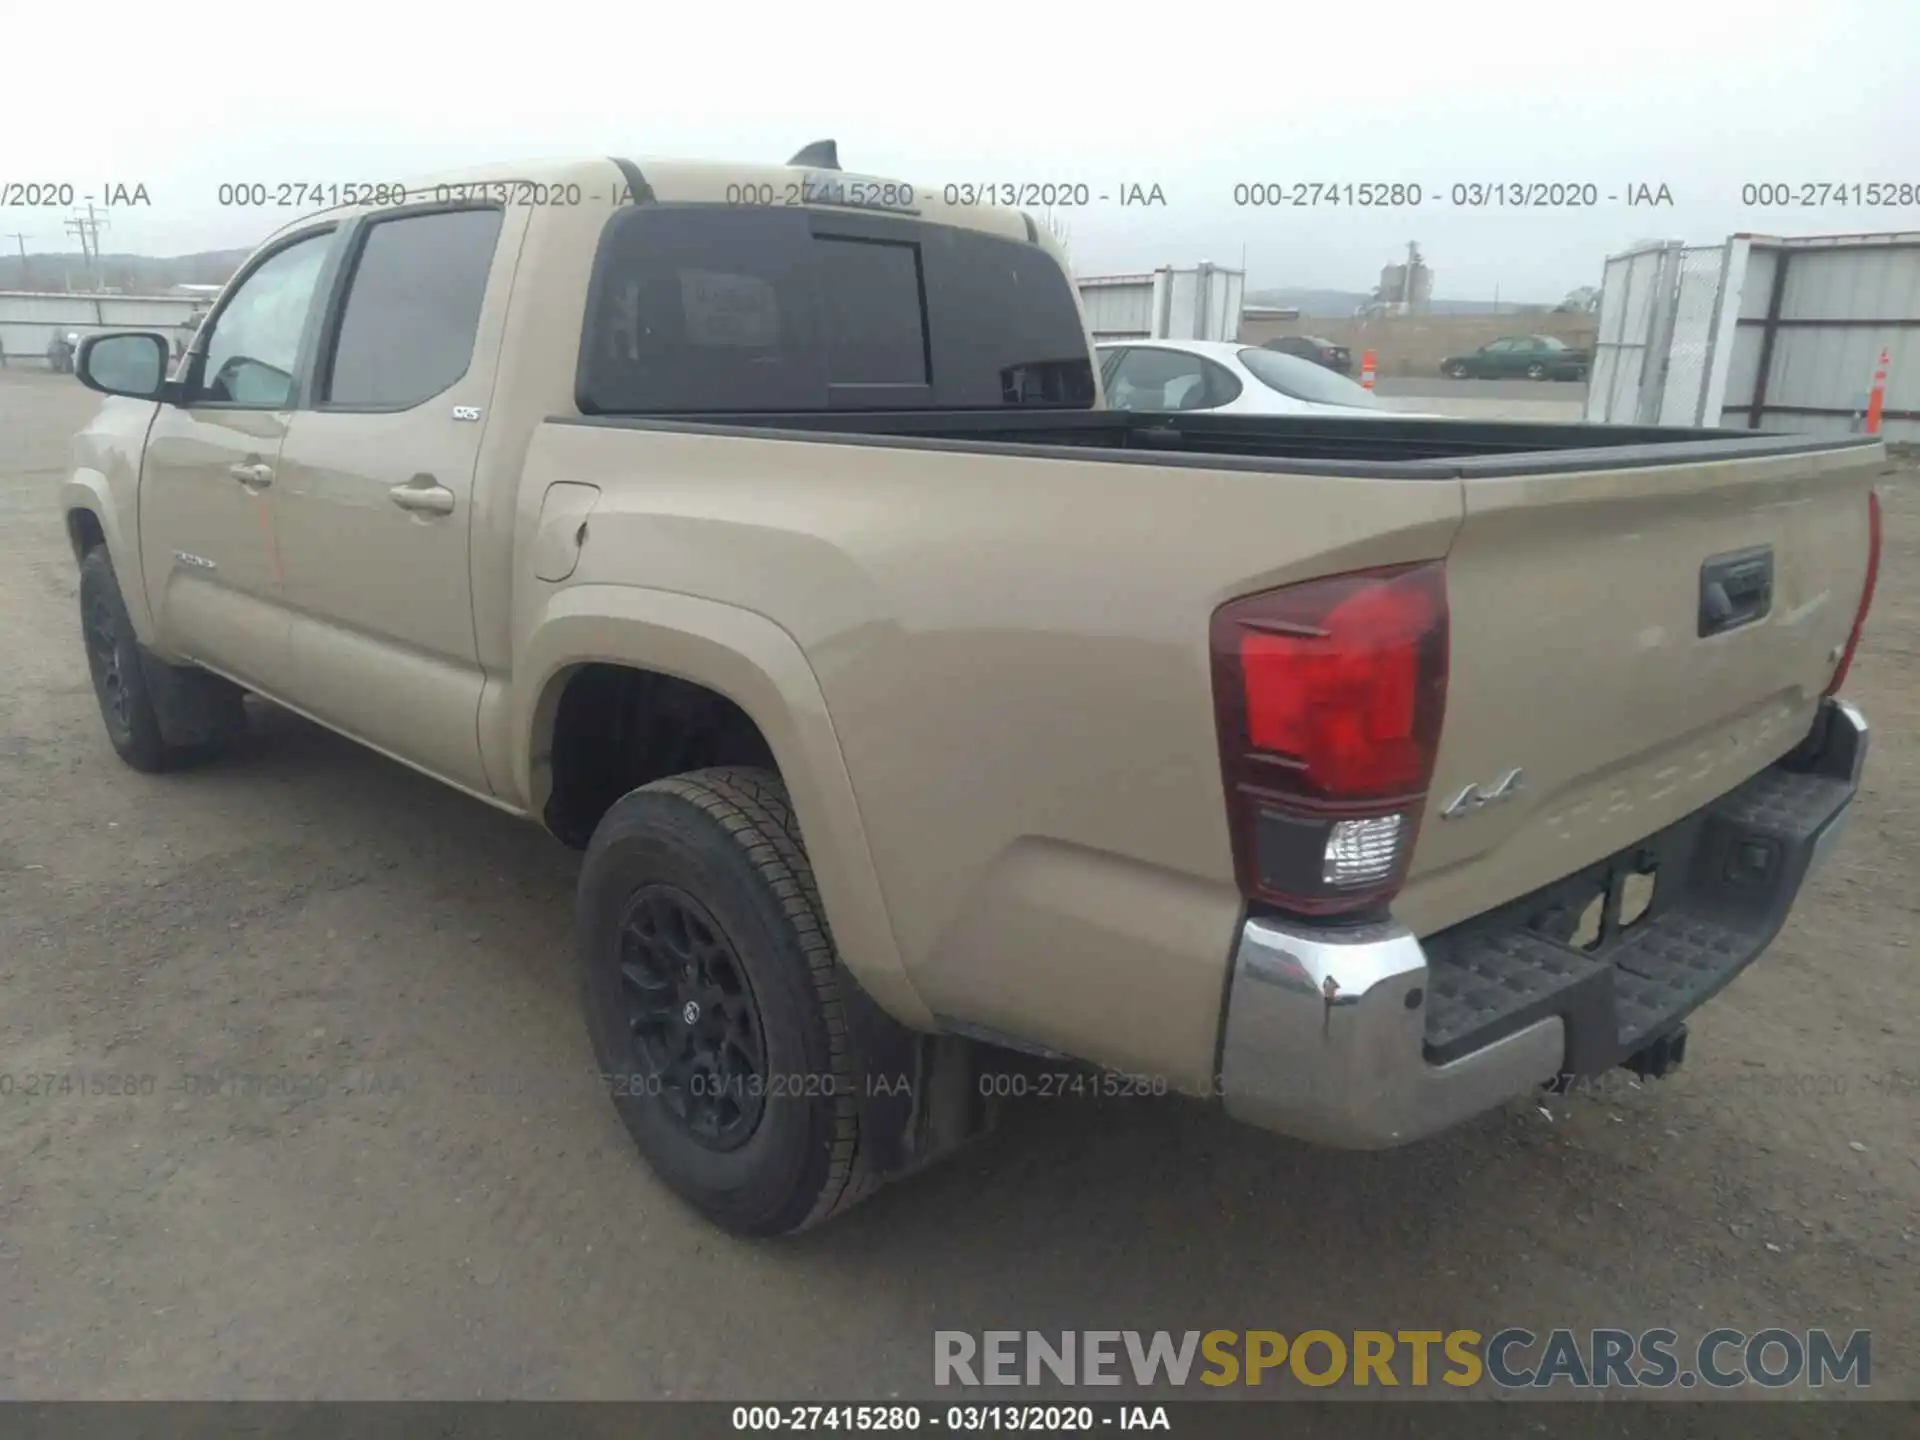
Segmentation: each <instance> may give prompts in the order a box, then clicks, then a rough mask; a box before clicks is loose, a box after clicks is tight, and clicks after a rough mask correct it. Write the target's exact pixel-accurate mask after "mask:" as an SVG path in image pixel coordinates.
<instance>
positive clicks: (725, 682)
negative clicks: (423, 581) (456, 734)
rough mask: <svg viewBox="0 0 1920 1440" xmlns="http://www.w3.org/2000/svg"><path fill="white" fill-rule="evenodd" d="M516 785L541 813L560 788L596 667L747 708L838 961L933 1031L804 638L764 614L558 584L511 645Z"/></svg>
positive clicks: (674, 597)
mask: <svg viewBox="0 0 1920 1440" xmlns="http://www.w3.org/2000/svg"><path fill="white" fill-rule="evenodd" d="M515 650H516V653H517V654H518V656H519V663H518V665H517V666H516V671H517V673H518V675H519V676H521V677H524V683H523V684H516V686H515V687H514V688H515V691H516V702H515V704H514V707H513V712H512V716H511V720H510V726H511V733H512V736H513V741H512V748H511V752H510V753H511V757H512V764H513V766H514V774H513V776H512V785H513V788H514V789H515V790H516V791H517V792H518V794H519V795H520V796H523V797H524V799H525V803H526V808H527V809H528V811H529V812H530V813H532V814H534V815H540V814H542V813H543V812H544V811H545V809H546V807H547V804H548V801H549V800H550V798H551V797H552V794H553V785H554V763H555V757H554V744H555V738H556V734H557V733H559V731H558V722H559V719H560V715H561V709H562V701H563V697H564V696H565V695H566V694H567V692H568V689H569V687H570V685H571V684H572V683H573V682H574V681H575V680H576V679H577V678H578V677H579V676H580V675H581V673H582V672H583V671H584V670H586V669H587V668H588V667H619V668H623V669H627V670H633V671H638V672H642V673H644V674H648V675H657V676H662V677H670V679H671V680H673V681H676V682H685V683H686V684H689V685H692V686H697V687H700V688H701V689H703V690H706V691H710V692H712V693H713V694H714V695H716V696H718V697H720V698H722V699H723V700H725V701H727V702H729V703H730V704H731V705H732V706H735V707H737V708H738V710H739V711H740V712H741V713H743V714H744V716H745V717H746V718H747V719H748V720H749V721H751V722H752V725H753V726H754V727H755V729H757V731H758V734H759V736H760V737H761V738H763V739H764V741H765V743H766V746H767V749H768V750H769V751H770V752H771V755H772V758H773V762H774V764H775V766H776V767H777V768H778V770H779V773H780V776H781V778H782V780H783V781H784V782H785V783H786V786H787V790H788V793H789V795H790V797H791V799H792V801H793V808H794V814H795V816H796V818H797V819H798V821H799V824H800V829H801V833H802V835H803V836H804V837H805V840H806V844H807V853H808V858H809V860H810V861H811V862H812V865H813V870H814V875H815V878H816V880H817V881H818V883H819V887H820V899H821V905H822V907H823V908H824V909H825V911H826V914H827V923H828V925H829V927H830V928H831V930H832V932H833V937H834V943H835V945H836V947H837V949H838V951H839V954H840V958H841V960H842V962H843V963H844V964H845V965H846V967H847V968H848V970H850V971H851V972H852V973H853V974H854V976H855V977H856V978H857V979H858V980H859V982H860V984H861V986H862V987H863V988H864V989H866V990H867V992H868V993H869V994H870V995H871V996H872V997H873V999H874V1000H875V1001H877V1002H878V1003H879V1004H880V1005H881V1007H882V1008H883V1009H885V1010H886V1011H887V1012H888V1013H889V1014H891V1015H893V1016H894V1018H896V1019H898V1020H900V1021H902V1022H903V1023H905V1024H908V1025H911V1026H914V1027H915V1028H919V1029H930V1028H932V1026H933V1023H934V1022H933V1016H932V1013H931V1012H930V1011H929V1010H928V1008H927V1006H926V1004H925V1003H924V1002H923V1001H922V1000H921V999H920V996H919V994H918V992H917V991H916V990H915V989H914V987H913V985H912V983H911V982H910V981H909V979H908V978H907V974H906V970H905V967H904V966H903V965H902V963H901V959H900V949H899V944H898V941H897V940H896V938H895V936H894V932H893V927H892V922H891V920H890V919H889V917H888V914H887V909H886V903H885V898H884V895H883V893H882V891H881V888H880V879H879V873H878V871H877V869H876V868H875V866H874V863H873V857H872V853H871V851H870V850H869V848H868V844H867V836H866V830H865V826H864V824H863V823H862V821H861V818H860V810H859V804H858V801H857V799H856V797H855V794H854V789H853V780H852V777H851V776H850V775H849V774H848V771H847V767H846V761H845V757H844V755H843V753H842V751H841V747H840V741H839V738H838V736H837V735H836V734H835V732H834V729H833V722H832V719H831V718H830V716H829V715H828V713H827V705H826V698H825V696H824V695H823V694H822V692H821V689H820V684H819V681H818V679H817V678H816V676H815V675H814V672H813V667H812V666H811V665H810V664H809V663H808V661H807V658H806V655H805V654H804V652H802V650H801V649H800V646H799V644H798V643H797V642H796V641H795V640H794V639H793V637H792V636H790V635H789V634H788V633H787V632H786V631H785V630H783V629H781V628H780V627H779V626H777V625H775V624H774V623H773V622H772V621H771V620H768V619H767V618H766V617H765V616H762V615H758V614H755V613H753V612H751V611H747V610H742V609H740V608H738V607H736V606H731V605H724V604H720V603H718V602H715V601H711V600H703V599H699V598H697V597H694V596H689V595H681V594H676V593H672V592H667V591H656V590H645V589H639V588H635V587H629V586H614V585H595V584H586V585H575V586H571V587H569V588H567V589H565V590H561V591H559V592H557V593H556V594H555V595H553V596H552V597H551V599H550V600H549V601H548V603H547V604H546V605H545V606H544V607H543V609H542V610H541V612H540V613H539V615H538V616H537V617H536V618H535V620H534V621H533V623H532V624H531V625H530V626H529V627H528V629H527V631H526V633H525V637H524V639H523V641H522V642H521V643H520V644H518V645H516V646H515Z"/></svg>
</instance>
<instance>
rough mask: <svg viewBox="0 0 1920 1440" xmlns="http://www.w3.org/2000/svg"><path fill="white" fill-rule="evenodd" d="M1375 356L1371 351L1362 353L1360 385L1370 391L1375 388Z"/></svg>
mask: <svg viewBox="0 0 1920 1440" xmlns="http://www.w3.org/2000/svg"><path fill="white" fill-rule="evenodd" d="M1373 371H1374V355H1373V352H1372V351H1371V350H1362V351H1361V352H1360V384H1361V385H1362V386H1363V387H1365V388H1366V389H1368V390H1371V389H1372V388H1373Z"/></svg>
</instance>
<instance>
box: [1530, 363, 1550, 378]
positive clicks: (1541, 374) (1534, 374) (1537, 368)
mask: <svg viewBox="0 0 1920 1440" xmlns="http://www.w3.org/2000/svg"><path fill="white" fill-rule="evenodd" d="M1546 378H1547V367H1546V366H1544V365H1542V364H1541V363H1540V362H1539V361H1538V360H1536V361H1534V362H1533V363H1532V364H1531V365H1529V366H1527V379H1529V380H1544V379H1546Z"/></svg>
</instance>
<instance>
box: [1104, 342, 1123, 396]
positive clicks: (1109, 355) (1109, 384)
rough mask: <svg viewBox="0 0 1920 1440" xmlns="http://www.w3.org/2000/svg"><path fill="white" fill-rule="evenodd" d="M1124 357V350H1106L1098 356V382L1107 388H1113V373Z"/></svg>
mask: <svg viewBox="0 0 1920 1440" xmlns="http://www.w3.org/2000/svg"><path fill="white" fill-rule="evenodd" d="M1126 358H1127V352H1126V351H1125V350H1108V351H1106V352H1105V353H1103V354H1102V355H1101V356H1100V383H1101V384H1102V385H1103V386H1105V387H1106V388H1107V389H1108V390H1112V389H1113V377H1114V373H1115V372H1116V371H1118V370H1119V368H1120V362H1121V361H1122V360H1124V359H1126Z"/></svg>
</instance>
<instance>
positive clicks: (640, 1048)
mask: <svg viewBox="0 0 1920 1440" xmlns="http://www.w3.org/2000/svg"><path fill="white" fill-rule="evenodd" d="M575 932H576V939H577V944H578V951H579V958H580V967H581V981H582V988H583V992H584V999H585V1006H586V1018H587V1028H588V1031H589V1033H590V1035H591V1037H592V1041H593V1048H594V1055H595V1057H596V1059H597V1060H598V1063H599V1068H600V1072H601V1077H602V1079H603V1081H604V1082H605V1083H606V1084H607V1085H608V1087H609V1089H610V1090H611V1092H612V1098H613V1102H614V1107H615V1109H616V1110H617V1111H618V1112H619V1115H620V1119H621V1120H622V1122H623V1123H624V1124H625V1125H626V1127H627V1131H628V1133H629V1134H631V1135H632V1137H633V1140H634V1143H635V1144H636V1145H637V1146H638V1147H639V1150H640V1153H641V1154H642V1156H644V1157H645V1159H646V1161H647V1163H648V1164H649V1165H650V1166H651V1167H652V1168H653V1170H654V1171H655V1173H656V1174H658V1175H659V1176H660V1178H661V1179H662V1180H664V1181H665V1182H666V1183H667V1185H668V1186H669V1187H670V1188H671V1189H673V1190H674V1191H675V1192H676V1193H677V1194H679V1195H680V1196H681V1197H682V1198H683V1199H685V1200H686V1201H688V1202H689V1203H690V1204H691V1205H692V1206H693V1207H694V1208H695V1209H697V1210H698V1211H700V1213H701V1214H702V1215H704V1216H706V1217H707V1218H708V1219H709V1220H711V1221H713V1222H714V1223H715V1224H716V1225H719V1226H721V1227H722V1228H724V1229H727V1230H731V1231H733V1232H734V1233H736V1234H741V1235H783V1234H788V1233H791V1232H793V1231H796V1230H804V1229H806V1228H808V1227H810V1226H813V1225H817V1224H819V1223H820V1222H822V1221H824V1220H826V1219H828V1218H829V1217H831V1216H833V1215H835V1214H837V1213H839V1212H840V1211H841V1210H844V1209H846V1208H847V1207H849V1206H850V1205H852V1204H854V1203H855V1202H856V1201H858V1200H860V1199H861V1198H863V1197H864V1196H865V1195H867V1194H868V1193H870V1192H871V1191H872V1190H873V1189H875V1188H877V1185H878V1179H877V1177H876V1175H875V1174H874V1173H873V1171H872V1170H871V1167H870V1166H869V1165H868V1164H867V1155H866V1153H865V1148H864V1147H863V1145H862V1143H861V1140H862V1137H861V1134H860V1121H859V1108H858V1106H857V1104H856V1093H855V1088H856V1085H857V1076H858V1075H859V1074H860V1068H859V1065H858V1056H857V1055H856V1054H855V1051H854V1043H853V1039H852V1035H851V1032H850V1029H849V1025H848V1015H847V1011H846V1006H845V1004H844V1000H843V996H844V994H845V990H844V989H843V987H846V986H850V985H851V984H852V983H853V981H852V979H851V977H850V976H848V975H846V973H845V972H844V971H843V970H842V969H841V967H840V965H839V962H838V960H837V959H836V958H835V955H834V950H833V941H832V939H831V937H830V935H829V934H828V931H827V926H826V921H825V919H824V918H823V917H822V914H821V908H820V898H819V892H818V890H817V888H816V886H815V884H814V879H813V870H812V867H811V866H810V865H809V864H808V861H807V855H806V851H805V849H804V848H803V847H802V845H801V842H800V831H799V826H798V824H797V823H796V821H795V819H794V815H793V809H792V805H791V803H790V802H789V800H788V798H787V792H786V787H785V786H784V785H783V784H782V783H781V781H780V779H779V777H778V776H777V775H775V774H773V773H772V772H771V771H768V770H761V769H754V768H750V767H746V766H724V767H716V768H713V769H708V770H696V771H692V772H689V773H687V774H684V775H677V776H673V777H671V778H668V779H665V780H657V781H655V782H653V783H652V784H650V785H643V786H641V787H640V788H639V789H637V790H633V791H630V792H629V793H628V794H627V795H625V796H624V797H622V798H621V799H620V800H618V801H616V802H615V803H614V805H613V807H612V808H611V809H610V810H608V811H607V813H606V815H605V816H604V817H603V818H602V819H601V821H600V824H599V826H598V827H597V828H596V829H595V831H594V834H593V840H592V842H591V843H590V844H589V845H588V847H587V855H586V860H585V863H584V864H583V866H582V869H581V872H580V889H579V897H578V901H577V905H576V910H575Z"/></svg>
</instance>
